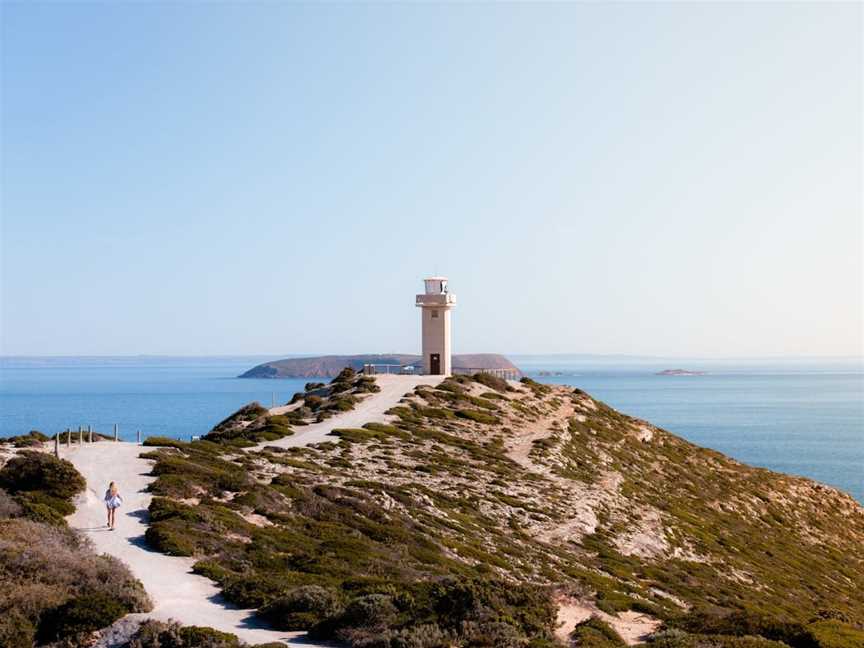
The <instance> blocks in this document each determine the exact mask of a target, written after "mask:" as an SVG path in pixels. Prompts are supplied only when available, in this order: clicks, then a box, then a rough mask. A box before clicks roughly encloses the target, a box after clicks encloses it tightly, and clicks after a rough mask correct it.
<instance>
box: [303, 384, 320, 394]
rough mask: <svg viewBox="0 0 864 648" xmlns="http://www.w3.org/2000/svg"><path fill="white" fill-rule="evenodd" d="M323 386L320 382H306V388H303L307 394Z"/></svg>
mask: <svg viewBox="0 0 864 648" xmlns="http://www.w3.org/2000/svg"><path fill="white" fill-rule="evenodd" d="M323 386H324V383H322V382H308V383H306V386H305V387H304V388H303V389H304V390H306V391H307V392H310V391H314V390H316V389H321V388H322V387H323Z"/></svg>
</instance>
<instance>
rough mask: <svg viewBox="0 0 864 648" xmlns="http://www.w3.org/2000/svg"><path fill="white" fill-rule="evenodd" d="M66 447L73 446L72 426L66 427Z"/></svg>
mask: <svg viewBox="0 0 864 648" xmlns="http://www.w3.org/2000/svg"><path fill="white" fill-rule="evenodd" d="M66 447H67V448H71V447H72V430H71V429H70V428H66Z"/></svg>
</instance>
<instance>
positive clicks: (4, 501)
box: [0, 489, 21, 520]
mask: <svg viewBox="0 0 864 648" xmlns="http://www.w3.org/2000/svg"><path fill="white" fill-rule="evenodd" d="M19 515H21V505H20V504H19V503H18V501H17V500H16V499H15V498H14V497H12V496H11V495H9V493H7V492H6V491H5V490H3V489H0V520H8V519H9V518H13V517H18V516H19Z"/></svg>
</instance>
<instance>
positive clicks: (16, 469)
mask: <svg viewBox="0 0 864 648" xmlns="http://www.w3.org/2000/svg"><path fill="white" fill-rule="evenodd" d="M85 486H86V482H85V481H84V478H83V477H82V476H81V474H80V473H79V472H78V471H77V470H75V467H74V466H73V465H72V464H71V463H69V462H68V461H66V460H65V459H57V458H56V457H54V455H50V454H47V453H45V452H36V451H33V450H25V451H23V452H22V453H21V454H19V455H17V456H15V457H12V459H10V460H9V461H7V462H6V465H5V466H3V468H2V469H0V488H3V489H5V490H6V491H8V492H9V493H13V494H15V493H20V492H24V491H43V492H44V493H46V494H47V495H50V496H52V497H56V498H58V499H62V500H71V499H72V498H73V497H74V496H75V495H77V494H78V493H80V492H81V491H83V490H84V487H85Z"/></svg>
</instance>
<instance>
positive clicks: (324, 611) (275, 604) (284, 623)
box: [258, 585, 340, 630]
mask: <svg viewBox="0 0 864 648" xmlns="http://www.w3.org/2000/svg"><path fill="white" fill-rule="evenodd" d="M339 607H340V606H339V597H338V595H337V594H336V592H334V591H333V590H331V589H328V588H324V587H320V586H318V585H305V586H303V587H298V588H296V589H294V590H292V591H291V592H289V593H288V594H287V595H285V596H282V597H280V598H277V599H275V600H273V601H271V602H270V603H268V604H267V605H265V606H264V607H263V608H261V609H260V610H259V611H258V613H259V614H260V615H261V616H262V617H264V618H265V619H266V620H267V621H269V622H270V623H272V624H273V626H274V627H276V628H278V629H280V630H306V629H308V628H311V627H312V626H313V625H315V624H316V623H319V622H321V621H323V620H325V619H327V618H329V617H331V616H334V615H335V614H337V613H338V612H339Z"/></svg>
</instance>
